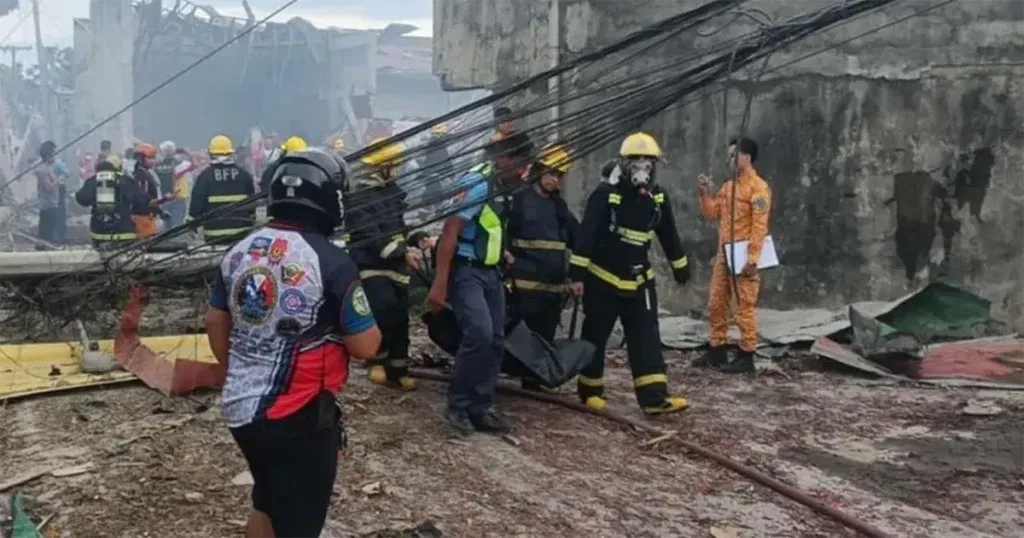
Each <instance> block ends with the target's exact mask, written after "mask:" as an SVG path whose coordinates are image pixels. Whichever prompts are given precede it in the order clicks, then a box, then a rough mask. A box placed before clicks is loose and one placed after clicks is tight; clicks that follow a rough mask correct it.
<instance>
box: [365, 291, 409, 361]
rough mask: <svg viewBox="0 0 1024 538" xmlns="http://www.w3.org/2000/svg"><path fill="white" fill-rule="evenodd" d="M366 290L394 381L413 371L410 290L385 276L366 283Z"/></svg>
mask: <svg viewBox="0 0 1024 538" xmlns="http://www.w3.org/2000/svg"><path fill="white" fill-rule="evenodd" d="M363 290H364V291H366V298H367V300H368V301H369V302H370V309H371V310H372V311H373V317H374V319H376V320H377V326H378V327H380V333H381V343H380V351H383V352H387V355H388V357H387V359H386V360H385V361H384V369H385V371H387V374H388V379H390V380H392V381H394V380H397V379H398V378H400V377H403V376H405V375H407V373H408V370H409V360H408V359H409V289H408V288H407V287H406V286H403V285H402V284H399V283H398V282H395V281H394V280H391V279H390V278H388V277H385V276H375V277H370V278H367V279H366V280H363Z"/></svg>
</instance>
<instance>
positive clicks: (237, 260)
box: [228, 252, 245, 276]
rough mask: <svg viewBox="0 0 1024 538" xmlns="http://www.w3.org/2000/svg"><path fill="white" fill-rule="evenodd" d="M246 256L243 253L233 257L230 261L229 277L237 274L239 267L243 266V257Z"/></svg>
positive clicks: (237, 253)
mask: <svg viewBox="0 0 1024 538" xmlns="http://www.w3.org/2000/svg"><path fill="white" fill-rule="evenodd" d="M243 256H245V254H243V253H242V252H236V253H234V254H232V255H231V260H230V261H228V276H230V275H233V274H235V271H237V270H238V266H239V265H241V264H242V257H243Z"/></svg>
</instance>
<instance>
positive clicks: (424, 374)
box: [409, 368, 890, 538]
mask: <svg viewBox="0 0 1024 538" xmlns="http://www.w3.org/2000/svg"><path fill="white" fill-rule="evenodd" d="M409 373H410V374H411V375H412V376H413V377H418V378H420V379H427V380H430V381H440V382H442V383H448V382H450V381H451V376H449V375H446V374H441V373H437V372H431V371H429V370H423V369H419V368H414V369H411V370H410V372H409ZM498 391H499V392H502V393H504V394H511V395H513V396H519V397H521V398H529V399H531V400H537V401H541V402H547V403H551V404H555V405H560V406H562V407H567V408H569V409H572V410H573V411H579V412H581V413H589V414H591V415H597V416H599V417H602V418H606V419H608V420H611V421H613V422H618V423H619V424H625V425H627V426H632V427H634V428H636V429H638V430H642V431H645V432H647V433H652V434H656V435H663V434H664V433H665V432H664V431H663V430H661V429H660V428H657V427H655V426H652V425H650V424H646V423H644V422H641V421H639V420H636V419H634V418H630V417H627V416H624V415H620V414H618V413H614V412H611V411H597V410H594V409H591V408H589V407H587V406H585V405H583V404H581V403H579V402H575V401H573V400H569V399H566V398H562V397H559V396H556V395H554V394H545V393H541V392H531V391H528V390H523V389H520V388H517V387H510V386H506V385H500V386H499V387H498ZM669 439H672V440H675V441H676V442H677V443H679V444H681V445H682V446H683V447H684V448H686V449H687V450H690V451H693V452H696V453H697V454H700V455H701V456H704V457H705V458H708V459H710V460H712V461H714V462H715V463H717V464H719V465H721V466H723V467H725V468H727V469H730V470H732V471H734V472H736V473H739V474H741V475H743V476H745V477H747V478H749V479H750V480H753V481H754V482H757V483H759V484H761V485H763V486H766V487H768V488H771V489H773V490H775V491H777V492H779V493H781V494H783V495H785V496H786V497H789V498H790V499H792V500H794V501H796V502H798V503H800V504H802V505H804V506H806V507H808V508H810V509H812V510H814V511H815V512H818V513H820V514H823V515H826V516H828V517H830V518H832V519H834V520H836V521H838V522H840V523H842V524H843V525H846V526H847V527H849V528H851V529H853V530H855V531H857V532H859V533H861V534H862V535H864V536H870V537H871V538H889V536H890V535H889V534H888V533H886V532H884V531H883V530H881V529H879V528H878V527H875V526H874V525H871V524H870V523H867V522H865V521H861V520H860V519H857V518H855V517H853V516H851V515H850V514H847V513H846V512H843V511H842V510H839V509H836V508H833V507H831V506H829V505H827V504H825V503H823V502H821V501H819V500H818V499H815V498H814V497H811V496H810V495H808V494H807V493H805V492H803V491H800V490H799V489H797V488H795V487H793V486H791V485H789V484H787V483H785V482H782V481H781V480H779V479H777V478H774V477H771V476H769V475H767V474H765V473H763V472H761V471H758V470H757V469H754V468H751V467H748V466H746V465H743V464H742V463H740V462H738V461H736V460H734V459H732V458H730V457H728V456H724V455H722V454H719V453H717V452H714V451H712V450H708V449H706V448H704V447H702V446H700V445H697V444H694V443H692V442H690V441H686V440H684V439H680V438H679V437H678V436H672V437H670V438H669Z"/></svg>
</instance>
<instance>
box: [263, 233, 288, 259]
mask: <svg viewBox="0 0 1024 538" xmlns="http://www.w3.org/2000/svg"><path fill="white" fill-rule="evenodd" d="M287 252H288V240H287V239H285V238H283V237H278V238H277V239H274V242H273V243H272V244H271V245H270V254H269V255H268V257H269V258H270V265H277V264H279V263H281V260H283V259H284V255H285V253H287Z"/></svg>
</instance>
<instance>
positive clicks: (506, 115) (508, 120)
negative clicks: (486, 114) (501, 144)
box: [491, 106, 516, 142]
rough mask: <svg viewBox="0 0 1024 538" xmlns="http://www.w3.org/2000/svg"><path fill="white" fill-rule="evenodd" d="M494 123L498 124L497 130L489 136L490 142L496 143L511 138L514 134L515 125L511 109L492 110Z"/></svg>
mask: <svg viewBox="0 0 1024 538" xmlns="http://www.w3.org/2000/svg"><path fill="white" fill-rule="evenodd" d="M494 121H495V122H497V124H498V130H497V131H496V132H495V133H494V134H492V135H491V142H497V141H499V140H501V139H503V138H508V137H510V136H512V133H514V132H516V124H515V121H514V120H513V119H512V109H511V108H508V107H505V106H500V107H498V108H496V109H494Z"/></svg>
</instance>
